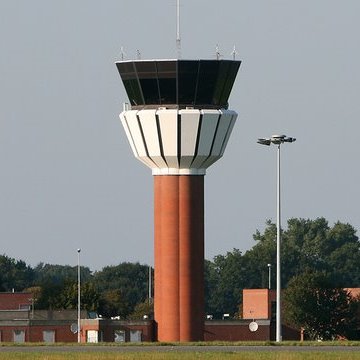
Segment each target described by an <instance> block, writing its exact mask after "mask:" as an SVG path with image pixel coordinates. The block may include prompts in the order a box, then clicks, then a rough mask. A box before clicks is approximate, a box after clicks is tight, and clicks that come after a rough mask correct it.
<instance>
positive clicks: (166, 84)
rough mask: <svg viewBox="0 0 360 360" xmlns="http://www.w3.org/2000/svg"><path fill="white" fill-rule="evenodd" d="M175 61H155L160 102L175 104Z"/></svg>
mask: <svg viewBox="0 0 360 360" xmlns="http://www.w3.org/2000/svg"><path fill="white" fill-rule="evenodd" d="M176 65H177V62H176V61H158V62H157V63H156V67H157V76H158V81H159V92H160V104H176V103H177V99H176Z"/></svg>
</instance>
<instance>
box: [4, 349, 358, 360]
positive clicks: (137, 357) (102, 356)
mask: <svg viewBox="0 0 360 360" xmlns="http://www.w3.org/2000/svg"><path fill="white" fill-rule="evenodd" d="M0 359H1V360H69V359H70V360H132V359H133V360H142V359H149V360H175V359H181V360H192V359H210V360H211V359H212V360H215V359H219V360H220V359H221V360H222V359H225V360H227V359H229V360H232V359H240V360H254V359H256V360H265V359H266V360H313V359H314V360H337V359H341V360H353V359H354V360H358V359H359V360H360V351H359V352H321V353H320V352H306V353H294V352H270V351H262V352H256V353H255V352H244V353H215V352H205V353H203V352H201V353H197V352H177V351H174V352H172V353H149V352H146V353H144V352H134V353H125V354H116V353H101V352H99V353H75V352H68V353H61V354H59V353H41V352H37V353H24V352H15V353H1V352H0Z"/></svg>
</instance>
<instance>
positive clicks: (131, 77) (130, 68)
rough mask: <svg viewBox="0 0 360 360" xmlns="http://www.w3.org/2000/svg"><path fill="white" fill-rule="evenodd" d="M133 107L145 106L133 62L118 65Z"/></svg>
mask: <svg viewBox="0 0 360 360" xmlns="http://www.w3.org/2000/svg"><path fill="white" fill-rule="evenodd" d="M116 66H117V68H118V70H119V73H120V76H121V79H122V81H123V84H124V87H125V90H126V93H127V95H128V97H129V100H130V103H131V105H141V104H144V99H143V96H142V93H141V89H140V84H139V82H138V79H137V75H136V71H135V67H134V63H133V62H123V63H116Z"/></svg>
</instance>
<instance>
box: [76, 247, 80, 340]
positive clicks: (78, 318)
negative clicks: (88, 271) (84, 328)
mask: <svg viewBox="0 0 360 360" xmlns="http://www.w3.org/2000/svg"><path fill="white" fill-rule="evenodd" d="M80 251H81V249H77V253H78V266H77V268H78V269H77V270H78V309H77V310H78V313H77V335H78V336H77V339H78V343H80V342H81V306H80V300H81V293H80V289H81V279H80Z"/></svg>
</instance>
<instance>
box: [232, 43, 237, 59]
mask: <svg viewBox="0 0 360 360" xmlns="http://www.w3.org/2000/svg"><path fill="white" fill-rule="evenodd" d="M237 54H238V52H237V51H236V47H235V45H234V48H233V51H232V52H231V55H232V57H233V60H235V58H236V55H237Z"/></svg>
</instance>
